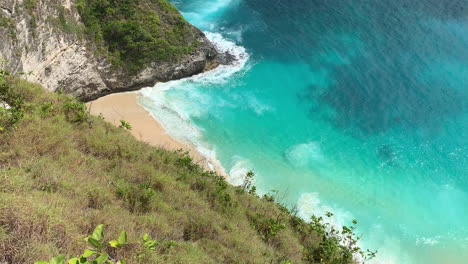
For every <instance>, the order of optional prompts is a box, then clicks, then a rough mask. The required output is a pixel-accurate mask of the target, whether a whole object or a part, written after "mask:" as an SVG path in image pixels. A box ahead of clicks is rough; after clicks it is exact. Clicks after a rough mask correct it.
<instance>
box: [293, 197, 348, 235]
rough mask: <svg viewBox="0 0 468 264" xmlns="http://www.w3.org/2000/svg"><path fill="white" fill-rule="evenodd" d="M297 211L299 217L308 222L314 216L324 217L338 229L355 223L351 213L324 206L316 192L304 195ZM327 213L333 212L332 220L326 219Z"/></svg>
mask: <svg viewBox="0 0 468 264" xmlns="http://www.w3.org/2000/svg"><path fill="white" fill-rule="evenodd" d="M297 209H298V216H299V217H301V218H302V219H304V220H306V221H308V220H310V217H311V216H312V215H315V216H322V217H324V218H326V219H327V222H328V223H330V224H331V225H333V226H335V227H337V228H339V227H342V226H344V225H349V224H350V223H351V222H352V221H353V216H352V215H351V214H350V213H349V212H347V211H345V210H343V209H340V208H334V207H332V206H329V205H327V204H324V203H323V202H322V201H321V200H320V198H319V194H318V193H316V192H313V193H303V194H302V195H301V196H300V197H299V200H298V201H297ZM327 212H332V213H333V214H334V215H333V216H332V217H330V218H328V217H325V215H326V213H327Z"/></svg>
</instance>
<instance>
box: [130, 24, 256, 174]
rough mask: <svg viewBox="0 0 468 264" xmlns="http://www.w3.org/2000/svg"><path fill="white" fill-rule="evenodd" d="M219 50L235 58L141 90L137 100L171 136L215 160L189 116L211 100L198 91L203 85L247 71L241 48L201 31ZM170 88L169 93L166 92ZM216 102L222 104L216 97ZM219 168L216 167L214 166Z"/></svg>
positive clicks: (220, 82) (198, 113) (204, 108)
mask: <svg viewBox="0 0 468 264" xmlns="http://www.w3.org/2000/svg"><path fill="white" fill-rule="evenodd" d="M205 34H206V36H207V38H208V39H209V40H210V41H211V42H212V43H214V45H215V46H216V48H217V49H218V50H219V51H220V52H229V54H231V55H232V56H233V57H234V58H235V60H234V61H233V63H232V64H231V65H221V66H219V67H217V68H216V69H214V70H212V71H209V72H205V73H201V74H198V75H195V76H192V77H189V78H184V79H181V80H174V81H169V82H166V83H158V84H156V85H155V86H154V87H149V88H144V89H142V90H141V91H140V92H141V95H142V97H141V98H140V99H139V103H140V104H141V105H142V106H143V107H145V108H146V109H147V110H148V111H149V112H150V113H151V115H152V116H153V117H154V118H155V119H157V120H158V121H159V122H160V123H161V125H162V126H163V127H164V128H165V129H166V131H168V133H169V134H171V136H173V137H174V138H176V139H177V140H181V141H184V142H188V143H191V144H194V145H195V146H197V149H198V151H199V152H200V153H201V154H202V155H204V156H205V157H207V159H208V160H210V161H212V163H210V164H209V166H210V168H211V169H214V168H215V165H219V164H213V163H218V162H217V160H216V151H215V150H214V148H213V147H212V146H210V145H209V144H208V143H207V142H206V141H204V140H203V133H202V129H201V128H199V127H197V126H196V125H195V124H194V123H193V122H192V118H194V117H201V116H203V115H205V114H206V113H207V112H208V110H209V106H210V105H212V103H213V101H215V99H212V98H211V97H210V96H207V95H206V94H205V93H202V92H201V90H200V89H203V88H201V87H203V86H205V85H213V86H221V85H225V84H226V83H228V82H232V81H233V80H235V78H236V75H237V74H241V73H242V72H243V71H246V70H248V69H247V67H246V65H247V62H248V60H249V55H248V53H247V52H246V50H245V48H244V47H242V46H238V45H236V44H235V43H234V42H233V41H230V40H228V39H225V38H223V36H222V35H221V34H219V33H212V32H205ZM169 90H171V91H173V93H168V91H169ZM216 104H218V105H219V104H223V102H222V101H220V100H218V99H216ZM218 167H219V166H218Z"/></svg>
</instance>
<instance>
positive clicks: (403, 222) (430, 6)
mask: <svg viewBox="0 0 468 264" xmlns="http://www.w3.org/2000/svg"><path fill="white" fill-rule="evenodd" d="M173 3H174V4H175V5H176V6H177V7H178V8H179V9H180V10H182V12H183V14H184V16H185V17H186V18H187V20H189V21H190V22H192V23H193V24H195V25H197V26H198V27H200V28H201V29H202V30H204V31H205V32H210V33H207V35H208V37H209V38H210V39H212V40H213V41H214V42H215V43H218V45H219V46H220V47H222V48H224V49H227V50H230V51H231V52H232V53H234V54H235V55H236V56H237V57H239V61H238V63H237V64H236V65H233V66H231V67H221V68H218V69H217V70H215V71H213V72H210V73H206V74H203V75H200V76H196V77H192V78H189V79H185V80H179V81H173V82H169V83H164V84H158V85H156V87H154V88H146V89H144V90H143V94H144V96H143V97H142V98H141V99H140V103H141V104H142V105H143V106H145V107H146V108H147V109H148V110H150V111H152V112H153V114H154V115H155V116H157V117H158V119H160V121H161V122H162V123H163V125H164V126H165V127H166V128H167V129H168V131H169V132H170V133H171V134H173V135H174V136H175V137H177V138H179V139H182V140H189V141H192V142H194V143H196V144H197V145H198V146H199V147H200V150H201V151H202V152H204V153H205V154H206V155H211V156H213V157H216V158H217V159H218V160H219V161H220V162H221V163H222V165H223V166H224V167H225V168H226V171H227V172H228V173H229V174H230V175H231V181H232V182H233V183H238V182H239V181H241V178H242V175H243V174H245V172H246V171H248V170H254V172H255V173H256V182H255V184H256V185H257V186H258V187H259V189H260V192H263V193H265V192H269V191H270V190H273V189H275V190H279V191H280V193H282V195H281V197H283V198H282V199H283V202H284V203H286V204H288V205H290V206H293V205H295V204H297V205H298V207H299V209H300V214H301V216H303V217H304V218H308V217H310V214H311V213H312V212H314V213H315V214H324V213H325V212H326V211H333V212H335V214H336V218H335V219H333V221H334V222H335V223H336V224H349V223H350V222H351V221H352V220H353V219H354V218H356V219H358V220H359V223H360V228H359V232H360V233H362V234H363V235H364V237H363V246H364V247H368V248H370V249H378V250H379V253H378V258H377V259H376V260H375V261H374V262H375V263H397V264H400V263H424V264H427V263H428V264H431V263H467V259H468V135H467V134H468V132H467V131H468V0H452V1H447V0H437V1H436V0H426V1H410V0H397V1H389V0H381V1H377V0H374V1H369V0H355V1H345V0H335V1H325V0H289V1H286V0H268V1H267V0H205V1H201V0H190V1H188V0H183V1H173Z"/></svg>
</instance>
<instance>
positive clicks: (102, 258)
mask: <svg viewBox="0 0 468 264" xmlns="http://www.w3.org/2000/svg"><path fill="white" fill-rule="evenodd" d="M108 258H109V255H108V254H107V253H105V252H104V253H102V254H101V255H100V256H99V257H97V258H96V259H95V260H94V261H95V262H96V263H97V264H102V263H105V262H106V261H107V259H108Z"/></svg>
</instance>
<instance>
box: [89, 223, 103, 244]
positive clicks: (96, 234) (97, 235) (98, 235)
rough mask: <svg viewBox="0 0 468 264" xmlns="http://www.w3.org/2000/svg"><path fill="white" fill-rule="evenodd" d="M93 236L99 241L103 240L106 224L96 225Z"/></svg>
mask: <svg viewBox="0 0 468 264" xmlns="http://www.w3.org/2000/svg"><path fill="white" fill-rule="evenodd" d="M91 237H92V238H94V239H96V240H97V241H100V240H102V238H103V237H104V225H103V224H100V225H98V226H96V228H95V229H94V231H93V234H92V235H91Z"/></svg>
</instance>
